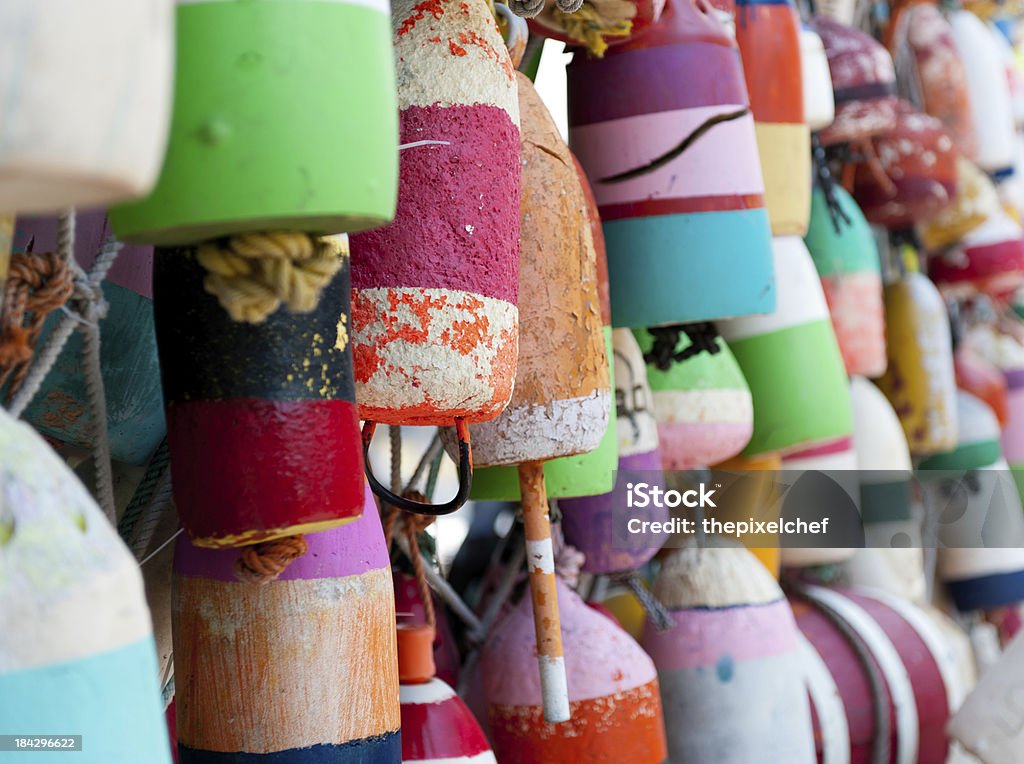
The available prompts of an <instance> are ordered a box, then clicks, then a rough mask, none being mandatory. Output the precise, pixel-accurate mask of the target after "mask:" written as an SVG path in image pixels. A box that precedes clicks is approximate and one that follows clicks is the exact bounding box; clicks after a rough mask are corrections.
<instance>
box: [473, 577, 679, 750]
mask: <svg viewBox="0 0 1024 764" xmlns="http://www.w3.org/2000/svg"><path fill="white" fill-rule="evenodd" d="M558 600H559V602H560V606H561V610H562V629H563V632H564V639H565V642H566V643H567V644H568V645H571V647H572V649H571V650H570V651H569V652H568V653H567V654H566V657H565V659H566V668H567V670H568V678H569V698H570V703H571V708H572V718H571V719H570V720H569V721H567V722H564V723H562V724H550V723H548V722H545V721H544V718H543V716H542V713H541V702H540V701H541V688H540V686H539V685H538V682H537V675H536V673H535V672H534V671H532V666H531V664H532V663H533V662H534V660H535V658H534V655H535V651H536V646H535V643H534V639H533V632H534V624H533V618H532V616H531V610H530V603H529V601H528V599H527V598H526V597H524V598H523V599H522V600H521V601H520V602H519V604H518V605H517V606H516V607H515V608H513V609H512V610H511V611H509V613H508V614H507V615H506V616H505V617H504V618H503V619H501V620H500V621H499V622H498V623H497V624H495V626H494V629H493V630H492V631H491V635H490V637H489V638H488V640H487V643H486V644H485V645H484V648H483V654H482V656H481V664H480V665H481V669H482V672H483V676H484V686H485V690H486V693H487V713H488V717H489V718H490V723H491V735H492V741H493V743H494V752H495V754H497V756H498V758H499V759H500V760H501V762H502V763H503V764H547V762H556V761H566V762H568V761H593V762H607V763H608V764H611V762H622V761H628V762H630V764H634V763H635V764H661V763H662V762H664V761H665V760H666V749H665V723H664V720H663V717H662V712H661V699H660V697H659V693H658V678H657V675H656V673H655V670H654V665H653V663H652V662H651V659H650V658H649V657H648V656H647V655H646V654H645V653H644V651H643V650H641V649H640V646H639V645H638V644H637V643H636V642H635V641H634V640H633V639H632V638H631V637H630V636H629V635H628V634H626V633H625V632H624V631H622V629H620V628H619V627H618V626H617V625H616V624H615V623H614V622H613V621H612V620H611V619H609V618H608V617H606V616H605V615H603V614H601V613H599V612H597V611H596V610H594V609H593V608H590V607H588V606H587V604H586V603H585V602H584V601H583V600H582V599H580V598H579V596H578V595H577V594H576V593H575V592H574V591H572V590H571V589H570V588H569V587H568V586H566V585H565V583H564V582H562V581H561V580H560V579H559V581H558Z"/></svg>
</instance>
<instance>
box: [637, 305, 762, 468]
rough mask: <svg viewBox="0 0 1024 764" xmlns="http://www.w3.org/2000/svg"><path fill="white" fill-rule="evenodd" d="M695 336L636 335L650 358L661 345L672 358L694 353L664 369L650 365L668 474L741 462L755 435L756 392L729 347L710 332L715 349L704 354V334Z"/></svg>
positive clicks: (668, 363) (655, 363)
mask: <svg viewBox="0 0 1024 764" xmlns="http://www.w3.org/2000/svg"><path fill="white" fill-rule="evenodd" d="M691 330H692V331H693V332H694V335H693V337H690V336H688V334H687V332H685V331H674V330H671V329H664V330H659V329H652V330H647V329H637V330H635V332H636V337H637V339H638V340H639V347H640V350H641V351H642V352H643V353H645V354H652V353H653V352H654V350H655V344H656V343H657V345H658V348H659V350H664V351H667V352H668V353H669V354H670V355H674V354H678V353H690V355H689V356H688V357H687V358H685V359H684V360H681V361H676V360H674V359H671V358H666V359H665V363H663V364H660V365H659V363H658V360H657V359H653V360H651V361H649V362H648V365H647V378H648V379H649V380H650V385H651V390H652V392H653V396H654V417H655V419H656V420H657V423H658V439H659V441H660V444H661V464H662V466H663V467H664V468H665V469H666V470H689V469H693V468H695V467H701V466H708V465H711V464H717V463H718V462H722V461H725V460H726V459H729V458H731V457H733V456H736V454H738V453H739V452H740V451H742V450H743V447H744V446H746V445H747V443H748V442H749V441H750V435H751V433H752V432H753V429H754V408H753V400H752V398H751V395H750V388H749V387H748V386H747V381H746V380H745V379H744V378H743V373H742V372H741V371H740V368H739V365H738V364H737V363H736V359H735V358H734V357H733V354H732V351H731V350H730V349H729V346H728V345H726V343H725V341H724V340H723V339H722V338H721V337H719V336H717V333H714V334H709V333H708V332H706V331H705V332H704V337H705V338H706V339H707V341H708V343H709V344H708V348H707V349H704V350H701V349H700V345H697V344H695V342H694V338H699V337H700V336H701V335H700V334H698V333H697V332H699V331H703V329H702V327H701V326H700V325H695V326H693V327H691ZM673 338H676V339H675V342H674V343H673V342H672V339H673ZM709 349H714V350H715V351H716V352H708V350H709ZM694 350H697V352H696V353H693V352H692V351H694ZM662 365H664V366H667V368H661V366H662Z"/></svg>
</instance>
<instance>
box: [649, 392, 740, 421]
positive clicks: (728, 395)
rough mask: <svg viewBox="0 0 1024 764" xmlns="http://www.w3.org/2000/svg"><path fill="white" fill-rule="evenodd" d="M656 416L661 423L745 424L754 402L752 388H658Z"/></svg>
mask: <svg viewBox="0 0 1024 764" xmlns="http://www.w3.org/2000/svg"><path fill="white" fill-rule="evenodd" d="M654 417H655V419H657V420H658V422H659V423H662V424H677V423H680V424H695V423H708V424H720V423H722V422H725V423H729V424H745V423H748V422H751V421H753V418H754V403H753V398H752V397H751V395H750V391H749V390H738V389H733V390H721V389H720V390H656V391H655V392H654Z"/></svg>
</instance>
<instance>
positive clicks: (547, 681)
mask: <svg viewBox="0 0 1024 764" xmlns="http://www.w3.org/2000/svg"><path fill="white" fill-rule="evenodd" d="M537 661H538V663H539V664H540V694H541V698H542V699H543V702H544V721H546V722H549V723H551V724H557V723H558V722H567V721H569V681H568V679H567V678H566V675H565V658H563V657H562V656H561V655H559V656H558V657H556V658H551V657H549V656H547V655H538V656H537Z"/></svg>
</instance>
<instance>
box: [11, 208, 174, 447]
mask: <svg viewBox="0 0 1024 764" xmlns="http://www.w3.org/2000/svg"><path fill="white" fill-rule="evenodd" d="M75 217H76V220H75V260H76V261H77V262H78V264H79V265H80V266H82V268H84V269H85V270H86V271H88V269H89V268H91V267H92V265H93V263H94V261H95V260H96V257H97V255H98V254H99V253H100V251H101V250H102V248H103V247H104V245H105V244H107V243H109V241H110V239H111V237H112V236H113V233H112V231H111V230H110V224H109V222H108V221H107V219H106V216H104V215H103V214H102V213H98V212H86V213H80V214H77V215H76V216H75ZM57 228H58V223H57V220H56V219H55V218H21V219H19V220H18V224H17V226H16V228H15V231H14V244H15V248H16V249H17V250H18V251H25V248H26V247H27V246H28V244H29V242H31V243H32V251H33V252H40V253H45V252H55V251H56V249H57ZM152 269H153V250H152V248H151V247H135V246H127V247H124V248H122V250H121V252H120V254H119V255H118V257H117V260H115V261H114V265H113V267H112V268H111V270H110V272H109V273H108V275H107V277H106V279H104V281H103V298H104V299H105V300H106V301H107V304H108V308H107V315H106V317H104V318H103V319H101V320H100V328H101V331H102V342H101V345H100V367H101V372H102V376H103V388H104V392H105V396H106V404H107V421H106V428H107V437H108V441H109V443H110V455H111V458H113V459H114V461H117V462H122V463H125V464H131V465H141V464H145V463H146V462H147V461H148V460H149V458H150V457H151V456H152V455H153V452H154V451H155V450H156V448H157V446H159V445H160V441H161V440H163V438H164V436H165V435H166V432H167V427H166V425H165V424H164V412H163V405H162V399H161V397H160V367H159V364H158V362H157V352H156V338H155V335H154V332H153V286H152ZM58 315H60V314H59V313H58ZM51 326H52V324H51ZM47 336H49V332H46V333H44V334H43V335H42V336H41V337H40V340H39V344H38V345H37V350H38V349H41V348H42V343H44V342H45V341H46V338H47ZM88 401H89V395H88V390H87V386H86V379H85V374H84V373H83V371H82V336H81V334H80V333H79V332H75V333H74V334H72V335H71V337H70V338H69V339H68V343H67V345H65V347H64V350H63V351H62V352H61V354H60V355H59V356H58V357H57V361H56V363H55V364H54V366H53V368H52V369H51V370H50V372H49V373H48V374H47V375H46V378H45V380H44V381H43V385H42V387H41V388H40V391H39V393H38V394H37V395H36V396H35V398H33V400H32V403H30V404H29V406H28V408H27V409H26V410H25V419H26V420H27V421H28V422H30V423H31V424H32V425H33V426H34V427H35V428H36V429H38V430H39V431H40V432H41V433H43V434H44V435H46V436H48V437H50V438H54V439H56V440H59V441H61V442H64V443H68V444H71V445H75V446H79V447H82V448H89V447H91V446H92V444H93V442H94V435H93V422H92V419H91V416H90V415H88V414H87V413H86V412H88V411H89V402H88Z"/></svg>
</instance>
